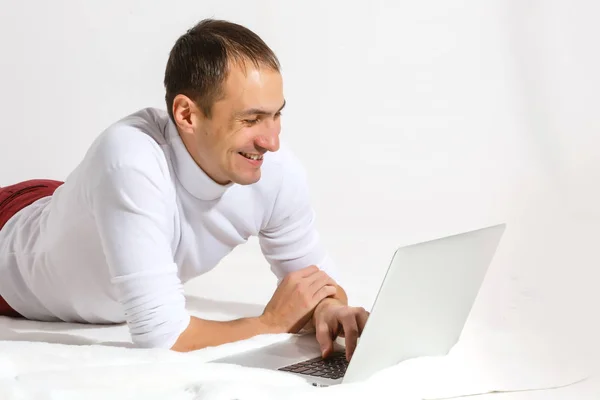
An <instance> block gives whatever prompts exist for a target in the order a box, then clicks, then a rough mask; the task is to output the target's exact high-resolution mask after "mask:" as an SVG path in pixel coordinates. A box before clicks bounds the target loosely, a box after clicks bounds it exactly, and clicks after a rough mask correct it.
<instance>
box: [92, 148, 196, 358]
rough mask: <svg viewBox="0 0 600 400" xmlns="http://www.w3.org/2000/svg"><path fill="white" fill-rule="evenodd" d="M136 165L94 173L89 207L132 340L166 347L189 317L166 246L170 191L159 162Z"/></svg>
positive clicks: (171, 217) (171, 220)
mask: <svg viewBox="0 0 600 400" xmlns="http://www.w3.org/2000/svg"><path fill="white" fill-rule="evenodd" d="M142 151H143V150H142ZM139 164H140V163H139V162H136V161H133V162H127V163H124V164H122V165H117V166H112V167H111V168H110V169H109V170H107V171H105V172H102V173H101V174H99V175H98V178H99V179H98V181H96V184H95V186H94V189H93V190H92V191H91V193H90V200H91V209H92V213H93V216H94V219H95V222H96V226H97V230H98V234H99V236H100V239H101V243H102V247H103V250H104V254H105V257H106V262H107V265H108V268H109V272H110V277H111V284H112V285H113V290H114V292H115V293H116V296H117V298H118V301H119V302H120V303H121V304H122V307H123V311H124V314H125V318H126V322H127V325H128V328H129V331H130V334H131V338H132V341H133V343H134V344H135V345H137V346H139V347H147V348H148V347H158V348H170V347H172V346H173V344H174V343H175V342H176V340H177V339H178V337H179V335H180V334H181V333H182V332H183V331H184V330H185V329H186V328H187V326H188V323H189V318H190V317H189V314H188V313H187V310H186V308H185V297H184V292H183V285H182V283H181V281H180V279H179V277H178V268H177V265H176V264H175V262H174V258H173V253H172V247H171V243H172V240H173V235H174V213H175V205H176V203H175V200H174V195H173V190H174V189H173V188H172V186H171V183H170V182H169V180H168V179H167V177H166V176H165V175H166V173H165V171H164V170H163V167H162V166H161V165H160V163H159V162H156V160H154V162H146V163H145V164H143V167H140V165H139Z"/></svg>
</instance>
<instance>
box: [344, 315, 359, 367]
mask: <svg viewBox="0 0 600 400" xmlns="http://www.w3.org/2000/svg"><path fill="white" fill-rule="evenodd" d="M342 325H343V327H344V337H345V338H346V359H347V360H348V361H350V358H352V354H354V350H355V349H356V344H357V342H358V335H359V333H358V323H357V322H356V314H355V313H348V315H347V316H345V317H344V318H343V321H342Z"/></svg>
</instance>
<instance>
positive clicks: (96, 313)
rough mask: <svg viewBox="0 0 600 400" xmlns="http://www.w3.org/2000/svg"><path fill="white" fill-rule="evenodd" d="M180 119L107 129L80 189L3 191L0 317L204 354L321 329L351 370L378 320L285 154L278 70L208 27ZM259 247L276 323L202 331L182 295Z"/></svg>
mask: <svg viewBox="0 0 600 400" xmlns="http://www.w3.org/2000/svg"><path fill="white" fill-rule="evenodd" d="M164 84H165V88H166V103H167V110H168V111H167V112H163V111H160V110H156V109H151V108H148V109H144V110H140V111H138V112H136V113H134V114H132V115H129V116H127V117H125V118H123V119H121V120H120V121H118V122H116V123H115V124H113V125H112V126H110V127H109V128H108V129H106V130H105V131H104V132H103V133H102V134H101V135H100V136H99V137H98V138H97V139H96V140H95V141H94V143H93V144H92V146H91V147H90V149H89V150H88V152H87V153H86V154H85V157H84V158H83V160H82V161H81V163H80V164H79V165H78V166H77V168H76V169H75V170H74V171H73V172H72V173H71V174H70V175H69V176H68V178H67V179H66V180H65V182H64V183H63V182H56V181H46V180H37V181H28V182H21V183H19V184H16V185H13V186H10V187H8V188H4V189H0V296H1V299H2V301H0V309H3V310H4V312H3V314H4V315H13V316H14V315H18V316H22V317H24V318H28V319H32V320H42V321H74V322H83V323H121V322H126V323H127V325H128V327H129V330H130V333H131V338H132V341H133V343H134V344H136V345H138V346H140V347H160V348H170V349H173V350H175V351H190V350H195V349H201V348H204V347H207V346H216V345H220V344H224V343H228V342H232V341H237V340H242V339H246V338H249V337H252V336H255V335H258V334H264V333H284V332H291V333H295V332H298V331H300V330H301V329H303V328H307V329H315V332H316V338H317V340H318V341H319V343H320V344H321V347H322V349H323V356H324V357H327V356H328V355H329V354H330V352H331V350H332V345H333V342H332V340H333V339H335V337H336V336H338V335H343V336H344V337H345V340H346V346H347V358H348V359H349V358H350V357H351V356H352V353H353V351H354V348H355V346H356V341H357V337H358V336H359V335H360V334H361V331H362V329H363V327H364V325H365V323H366V320H367V317H368V313H367V312H366V311H365V310H364V309H362V308H354V307H349V306H348V302H347V296H346V293H345V291H344V289H343V288H342V287H341V286H339V285H338V284H337V282H336V281H335V280H334V277H335V276H336V269H335V267H334V264H333V262H332V261H331V259H330V258H329V257H328V256H327V253H326V252H325V250H324V249H323V247H322V245H321V243H320V241H319V237H318V234H317V232H316V230H315V227H314V215H313V210H312V208H311V206H310V204H309V199H308V189H307V183H306V178H305V175H304V172H303V169H302V167H301V165H300V164H299V162H298V161H297V159H295V158H294V156H293V155H292V154H291V152H290V151H289V150H288V149H286V148H285V146H280V142H279V133H280V119H281V110H282V109H283V107H284V105H285V100H284V96H283V86H282V78H281V74H280V72H279V62H278V60H277V58H276V56H275V55H274V54H273V52H272V51H271V49H270V48H269V47H268V46H267V45H266V44H265V43H264V42H263V41H262V40H261V39H260V38H259V37H258V36H257V35H256V34H254V33H253V32H251V31H250V30H248V29H246V28H244V27H242V26H240V25H237V24H233V23H229V22H226V21H218V20H204V21H201V22H200V23H199V24H198V25H196V26H195V27H193V28H192V29H190V30H189V31H188V32H187V33H185V34H184V35H183V36H182V37H180V38H179V39H178V40H177V42H176V43H175V45H174V47H173V49H172V50H171V53H170V56H169V60H168V63H167V67H166V72H165V80H164ZM251 235H256V236H258V238H259V242H260V246H261V249H262V252H263V254H264V256H265V258H266V259H267V261H268V262H269V264H270V266H271V269H272V271H273V272H274V273H275V274H276V276H277V277H278V278H279V280H280V284H279V285H278V287H277V289H276V290H275V293H274V294H273V296H272V298H271V300H270V301H269V302H268V304H267V305H266V307H265V309H264V312H263V314H262V315H260V316H257V317H248V318H241V319H238V320H234V321H225V322H217V321H209V320H204V319H200V318H196V317H191V316H190V315H189V314H188V313H187V311H186V308H185V298H184V293H183V288H182V284H183V283H184V282H186V281H188V280H189V279H191V278H194V277H196V276H199V275H201V274H203V273H205V272H207V271H209V270H210V269H212V268H213V267H215V266H216V265H217V263H218V262H219V261H220V260H221V259H222V258H223V257H224V256H225V255H227V254H228V253H229V252H230V251H231V250H232V249H233V248H235V246H237V245H239V244H242V243H244V242H245V241H246V240H247V239H248V238H249V237H250V236H251Z"/></svg>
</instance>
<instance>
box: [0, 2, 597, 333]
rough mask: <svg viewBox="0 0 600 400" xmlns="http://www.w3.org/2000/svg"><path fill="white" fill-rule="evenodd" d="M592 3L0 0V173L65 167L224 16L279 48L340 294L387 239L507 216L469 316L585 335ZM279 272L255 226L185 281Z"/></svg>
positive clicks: (286, 128)
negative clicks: (191, 33)
mask: <svg viewBox="0 0 600 400" xmlns="http://www.w3.org/2000/svg"><path fill="white" fill-rule="evenodd" d="M353 4H355V5H353ZM599 13H600V6H599V3H597V2H593V1H589V2H584V1H569V2H566V1H559V0H552V1H548V0H546V1H542V0H538V1H520V0H512V1H486V2H481V1H476V0H472V1H452V2H449V1H418V2H417V1H363V2H358V1H356V2H354V3H351V2H348V1H328V2H325V1H303V2H294V3H291V2H282V1H281V2H280V1H274V0H262V1H241V0H238V1H227V2H222V1H195V0H194V1H191V0H180V1H177V2H171V1H153V2H147V1H141V0H119V1H115V0H113V1H102V2H80V1H75V0H73V1H64V0H63V1H58V0H57V1H52V2H47V1H39V0H38V1H20V2H17V1H7V0H0V49H1V51H2V54H1V56H0V88H1V92H0V93H1V95H0V117H1V118H2V126H1V128H0V135H1V139H2V140H1V141H0V185H8V184H11V183H14V182H16V181H19V180H24V179H31V178H52V179H64V178H66V176H67V174H68V173H69V172H70V171H71V170H72V169H73V168H74V167H75V166H76V165H77V163H78V162H79V161H80V160H81V158H82V157H83V155H84V152H85V151H86V149H87V146H88V145H89V144H90V142H91V141H92V140H93V139H94V138H95V136H96V135H98V134H99V133H100V131H101V130H103V129H104V128H105V127H106V126H107V125H108V124H110V123H112V122H114V121H115V120H116V119H118V118H120V117H122V116H124V115H126V114H129V113H131V112H133V111H136V110H137V109H139V108H142V107H147V106H156V107H164V105H163V104H164V103H163V96H164V92H163V86H162V79H163V73H164V67H165V63H166V60H167V57H168V53H169V50H170V48H171V46H172V45H173V43H174V41H175V40H176V38H177V37H178V36H179V35H180V34H182V33H183V32H184V31H185V30H186V29H187V28H189V27H191V26H192V25H193V24H194V23H196V22H197V21H198V20H200V19H202V18H205V17H215V18H224V19H230V20H232V21H235V22H238V23H242V24H245V25H246V26H248V27H250V28H251V29H253V30H254V31H255V32H257V33H258V34H260V35H261V36H262V37H263V38H264V39H265V40H266V41H267V43H268V44H269V45H270V46H271V47H272V48H273V49H274V50H275V51H276V53H277V54H278V56H279V58H280V60H281V62H282V64H283V75H284V83H285V95H286V99H287V102H288V105H287V107H286V110H285V111H284V117H283V118H284V120H283V121H284V123H283V133H282V135H283V137H284V138H285V140H287V141H288V142H290V143H291V144H292V145H293V147H294V149H295V151H296V153H297V155H298V156H299V157H300V158H301V159H302V160H303V161H304V162H305V165H306V168H307V170H308V172H309V176H310V179H311V187H312V197H313V199H314V206H315V208H316V210H317V213H318V218H319V219H318V223H319V227H320V230H321V232H322V236H323V239H324V240H325V241H326V243H327V244H328V247H329V248H330V250H331V252H332V254H333V256H334V257H335V259H336V260H337V262H338V264H339V266H340V268H341V269H342V271H343V273H344V275H345V277H346V280H345V285H346V287H347V290H348V292H349V294H350V297H351V301H352V303H353V304H359V305H365V306H367V307H370V304H371V303H372V301H373V299H374V296H375V294H376V291H377V289H378V285H379V283H380V280H381V278H382V276H383V274H384V272H385V268H386V267H387V263H388V262H389V260H390V257H391V255H392V253H393V251H394V250H395V248H396V247H398V246H400V245H405V244H410V243H414V242H418V241H421V240H427V239H431V238H435V237H439V236H444V235H447V234H451V233H457V232H460V231H464V230H469V229H475V228H479V227H482V226H485V225H490V224H495V223H498V222H506V223H508V230H507V231H506V235H505V237H504V239H503V242H502V244H501V246H500V248H499V250H498V253H497V256H496V258H495V260H494V263H493V265H492V267H491V270H490V273H489V275H488V279H487V280H486V282H485V285H484V287H483V288H482V291H481V296H480V298H479V300H478V302H477V304H476V306H475V309H474V310H473V314H472V319H471V321H470V322H472V323H477V324H480V325H484V326H487V327H489V328H490V329H495V330H507V331H517V330H524V331H525V330H526V331H532V332H536V333H537V334H539V335H540V338H541V337H544V338H547V339H548V340H550V339H551V338H552V337H555V336H564V335H566V336H565V337H568V338H569V339H570V340H573V341H580V340H581V338H582V337H583V338H588V339H591V338H592V337H593V335H594V334H598V333H600V332H598V326H599V325H600V321H599V320H600V311H599V308H600V295H599V294H598V292H599V291H598V289H597V287H598V283H599V281H600V272H598V267H599V266H600V256H598V248H600V210H599V205H600V156H599V153H600V150H599V146H600V132H599V128H600V123H599V122H598V121H599V119H598V105H599V104H600V101H599V99H598V93H600V78H599V77H598V74H597V71H600V58H599V56H598V44H597V38H598V35H599V33H600V29H598V28H597V25H596V24H595V23H596V21H595V19H596V17H597V15H598V14H599ZM274 284H275V280H274V278H273V277H272V276H271V274H270V272H269V270H268V267H267V264H266V262H265V261H264V260H263V258H262V256H261V254H260V251H259V249H258V246H257V245H256V241H251V243H249V244H248V245H245V246H242V247H240V248H238V249H236V251H234V253H233V254H231V256H229V257H228V258H226V259H225V260H223V262H222V264H221V265H220V266H219V267H218V268H217V269H216V270H214V271H212V272H210V273H208V274H207V275H205V276H203V277H200V278H197V279H195V280H193V281H192V282H190V283H189V284H188V286H187V288H188V289H189V291H190V292H192V293H194V294H197V295H199V296H208V297H213V298H219V299H228V300H232V299H233V298H234V297H239V298H240V299H241V300H242V301H250V302H263V303H264V302H266V301H267V300H268V299H269V297H270V295H271V293H272V290H273V289H274ZM238 300H239V299H238ZM589 343H591V342H589Z"/></svg>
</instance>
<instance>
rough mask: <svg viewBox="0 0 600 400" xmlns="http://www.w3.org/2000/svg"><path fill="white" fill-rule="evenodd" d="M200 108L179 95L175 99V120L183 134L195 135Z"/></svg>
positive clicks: (187, 98) (190, 100)
mask: <svg viewBox="0 0 600 400" xmlns="http://www.w3.org/2000/svg"><path fill="white" fill-rule="evenodd" d="M197 112H198V108H197V107H196V104H195V103H194V102H193V101H192V99H190V98H189V97H187V96H185V95H183V94H178V95H177V96H175V98H174V99H173V119H174V120H175V125H177V128H179V131H180V132H181V133H186V134H193V133H194V131H195V125H196V124H197V117H198V116H197V115H195V114H197Z"/></svg>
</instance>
